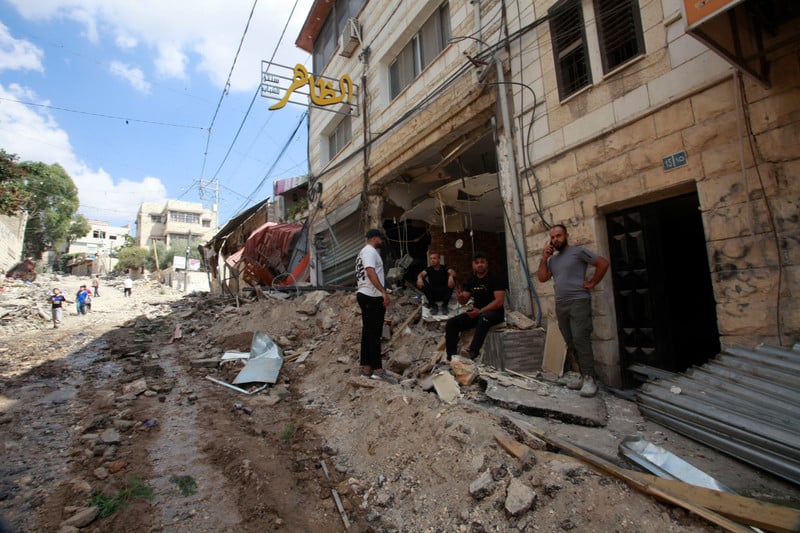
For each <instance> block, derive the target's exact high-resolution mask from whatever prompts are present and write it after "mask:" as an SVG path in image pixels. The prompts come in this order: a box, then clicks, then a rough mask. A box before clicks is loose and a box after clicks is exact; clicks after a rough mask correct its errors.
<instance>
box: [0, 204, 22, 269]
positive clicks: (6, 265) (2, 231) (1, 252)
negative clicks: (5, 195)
mask: <svg viewBox="0 0 800 533" xmlns="http://www.w3.org/2000/svg"><path fill="white" fill-rule="evenodd" d="M27 220H28V213H27V212H23V213H21V214H19V215H17V216H13V217H10V216H6V215H0V272H7V271H8V270H9V269H10V268H11V267H13V266H14V265H16V264H17V263H18V262H19V261H20V259H22V244H23V241H24V240H25V223H26V222H27Z"/></svg>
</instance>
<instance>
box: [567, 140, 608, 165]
mask: <svg viewBox="0 0 800 533" xmlns="http://www.w3.org/2000/svg"><path fill="white" fill-rule="evenodd" d="M574 152H575V162H576V163H577V166H578V170H588V169H590V168H592V167H595V166H597V165H599V164H600V163H602V162H603V161H605V160H606V159H607V156H606V147H605V142H604V141H603V139H598V140H596V141H592V142H590V143H587V144H585V145H583V146H580V147H578V148H576V149H575V151H574Z"/></svg>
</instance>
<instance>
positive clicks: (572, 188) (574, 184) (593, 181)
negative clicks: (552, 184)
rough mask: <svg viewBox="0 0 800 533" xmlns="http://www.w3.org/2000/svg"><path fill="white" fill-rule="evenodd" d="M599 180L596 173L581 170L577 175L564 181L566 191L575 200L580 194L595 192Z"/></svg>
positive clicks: (568, 196)
mask: <svg viewBox="0 0 800 533" xmlns="http://www.w3.org/2000/svg"><path fill="white" fill-rule="evenodd" d="M598 183H599V180H598V179H597V176H596V175H595V174H594V173H589V172H580V173H579V174H578V175H577V176H572V177H571V178H567V179H566V180H564V181H563V185H562V186H563V187H564V191H565V192H566V194H567V198H568V199H570V200H574V199H575V198H578V197H580V196H584V195H586V194H590V193H593V192H594V191H595V190H596V189H597V187H598Z"/></svg>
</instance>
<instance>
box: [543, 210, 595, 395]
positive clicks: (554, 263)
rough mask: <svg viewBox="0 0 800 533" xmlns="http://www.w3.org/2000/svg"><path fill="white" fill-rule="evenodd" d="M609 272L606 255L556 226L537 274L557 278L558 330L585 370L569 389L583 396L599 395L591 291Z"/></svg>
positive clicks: (555, 289)
mask: <svg viewBox="0 0 800 533" xmlns="http://www.w3.org/2000/svg"><path fill="white" fill-rule="evenodd" d="M556 252H558V253H557V254H556ZM589 265H592V266H593V267H594V275H593V276H592V278H591V279H590V280H586V270H587V268H588V266H589ZM606 271H608V261H607V260H606V259H605V258H603V257H600V256H599V255H597V254H596V253H594V252H592V251H590V250H587V249H586V248H584V247H582V246H570V245H569V233H567V228H566V226H564V225H563V224H556V225H555V226H553V228H552V229H551V230H550V242H549V243H548V244H547V246H545V249H544V252H543V253H542V260H541V262H540V263H539V270H538V272H537V275H538V278H539V281H541V282H542V283H544V282H546V281H547V280H549V279H550V278H553V284H554V287H553V288H554V291H555V297H556V318H557V319H558V329H559V330H560V331H561V335H562V336H563V337H564V341H565V342H566V343H567V348H569V349H570V350H571V351H572V353H573V354H575V356H576V357H577V359H578V366H579V367H580V371H581V375H580V377H579V378H577V379H575V380H573V381H570V382H569V383H567V388H568V389H573V390H578V389H580V395H581V396H583V397H585V398H591V397H592V396H594V395H595V394H597V375H596V374H595V370H594V353H593V352H592V294H591V290H592V289H594V288H595V287H596V286H597V284H598V283H600V280H602V279H603V276H605V275H606Z"/></svg>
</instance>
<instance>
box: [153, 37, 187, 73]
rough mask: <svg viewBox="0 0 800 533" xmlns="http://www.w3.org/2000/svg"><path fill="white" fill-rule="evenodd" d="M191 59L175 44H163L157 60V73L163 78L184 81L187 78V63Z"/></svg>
mask: <svg viewBox="0 0 800 533" xmlns="http://www.w3.org/2000/svg"><path fill="white" fill-rule="evenodd" d="M188 60H189V58H188V57H186V54H184V53H183V52H181V48H180V46H178V45H175V44H174V43H163V44H160V45H159V47H158V57H156V59H155V65H156V71H157V72H158V73H159V74H161V75H162V76H167V77H173V78H179V79H183V78H185V77H186V63H187V62H188Z"/></svg>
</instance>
